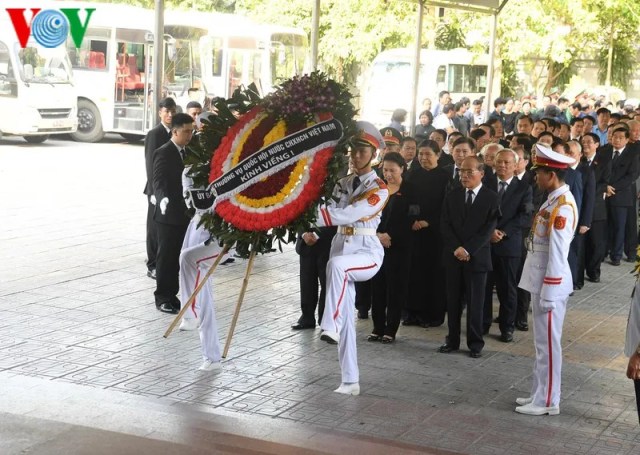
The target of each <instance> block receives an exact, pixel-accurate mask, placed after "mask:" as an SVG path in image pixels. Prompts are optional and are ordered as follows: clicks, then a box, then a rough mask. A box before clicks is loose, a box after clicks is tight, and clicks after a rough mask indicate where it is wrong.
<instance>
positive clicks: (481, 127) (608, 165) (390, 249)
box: [293, 91, 640, 343]
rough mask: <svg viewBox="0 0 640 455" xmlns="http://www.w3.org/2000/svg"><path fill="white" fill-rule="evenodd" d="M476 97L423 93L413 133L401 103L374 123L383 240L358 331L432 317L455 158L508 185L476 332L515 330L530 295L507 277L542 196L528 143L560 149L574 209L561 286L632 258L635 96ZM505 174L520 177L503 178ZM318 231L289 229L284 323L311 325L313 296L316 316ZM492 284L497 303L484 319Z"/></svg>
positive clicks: (377, 332) (638, 162)
mask: <svg viewBox="0 0 640 455" xmlns="http://www.w3.org/2000/svg"><path fill="white" fill-rule="evenodd" d="M483 102H484V101H483V100H475V101H473V103H471V102H470V100H469V99H468V98H461V99H460V100H459V101H458V102H456V103H452V100H451V97H450V94H449V93H448V92H445V91H443V92H441V93H440V94H439V101H438V103H437V104H436V105H435V107H433V106H432V105H431V101H430V100H429V99H425V100H424V101H423V106H424V108H425V109H424V110H423V111H422V112H421V113H420V115H419V121H418V124H417V125H416V126H415V133H414V135H413V136H411V135H410V134H409V132H408V128H406V126H405V124H406V123H407V111H405V110H404V109H397V110H396V111H395V112H394V113H393V116H392V119H391V123H390V124H389V126H387V127H385V128H383V129H381V130H380V133H381V134H382V136H383V138H384V141H385V145H386V148H385V149H384V150H382V151H380V152H379V154H378V157H377V159H376V160H375V161H374V170H375V171H376V172H377V173H378V175H379V176H380V178H382V179H384V180H385V182H386V183H387V184H388V185H392V186H394V187H395V188H394V191H393V195H394V196H393V197H391V198H390V201H389V203H388V204H387V206H386V207H385V210H384V211H383V214H382V219H381V222H380V225H379V227H378V229H377V230H378V237H379V239H380V241H381V243H382V244H383V246H384V247H385V257H384V263H383V266H382V268H381V269H380V271H379V272H378V273H377V274H376V275H375V276H374V277H373V278H372V279H371V280H369V281H365V282H359V283H356V308H357V310H358V317H359V318H360V319H367V318H368V317H369V312H370V311H371V317H372V320H373V328H372V332H371V335H369V337H368V340H369V341H381V342H383V343H392V342H393V341H394V340H395V338H396V334H397V332H398V329H399V326H400V325H404V326H412V325H417V326H422V327H435V326H440V325H442V324H443V323H444V321H445V314H446V312H447V286H446V282H447V280H446V276H447V273H446V263H445V261H443V254H442V252H443V251H442V248H443V243H444V242H445V241H446V239H445V238H443V235H446V232H443V229H445V230H446V229H447V228H446V224H445V223H443V219H442V217H443V210H444V207H443V202H444V201H445V196H446V195H447V194H448V193H449V192H450V191H452V190H453V189H455V188H458V187H461V186H462V185H461V175H462V174H463V173H464V172H465V171H466V172H468V170H464V169H462V164H463V161H464V159H465V158H466V157H470V156H474V157H477V158H478V159H479V161H480V163H481V168H482V169H481V170H482V172H483V174H482V177H481V182H482V184H483V185H485V186H487V187H488V188H490V189H492V190H493V191H495V192H496V193H498V194H499V195H501V194H502V193H503V192H504V191H505V189H506V191H507V192H506V193H504V194H507V195H508V197H505V199H504V203H503V204H502V205H503V207H501V212H502V213H501V214H500V217H499V219H500V221H499V222H498V226H497V228H496V230H495V232H494V233H493V234H492V236H491V240H490V245H489V248H490V250H491V264H490V265H489V267H488V268H489V269H492V271H490V272H489V273H488V277H487V280H486V288H485V289H484V291H483V293H484V305H483V308H482V312H483V315H482V330H483V333H484V334H487V333H489V330H490V327H491V325H492V324H493V323H498V326H499V336H500V340H501V341H503V342H511V341H513V339H514V337H513V334H514V331H515V330H520V331H527V330H529V324H528V313H529V305H530V295H529V293H528V292H527V291H524V290H522V289H520V288H518V283H519V281H520V278H521V273H522V267H523V264H524V261H525V258H526V254H527V250H526V247H525V243H526V239H527V238H528V237H529V236H530V230H531V225H532V222H533V218H534V215H535V213H536V212H537V210H538V208H539V207H540V205H541V204H542V203H543V202H544V201H545V200H546V199H547V194H546V193H545V192H544V191H542V190H540V188H539V187H538V186H537V185H536V181H535V179H536V177H535V175H536V174H535V172H533V171H532V170H531V166H532V162H533V160H532V153H533V154H535V150H536V145H539V146H544V147H547V148H550V149H552V150H553V151H555V152H558V153H560V154H562V155H566V156H567V157H570V158H571V159H572V164H571V165H570V166H569V169H567V172H566V176H565V183H566V184H567V185H569V187H570V189H571V193H572V195H573V197H574V198H575V201H576V206H577V210H578V222H577V223H576V226H575V237H574V239H573V241H572V243H571V250H570V253H569V264H570V267H571V275H572V280H573V290H574V291H576V292H577V291H579V290H580V289H581V288H582V287H583V285H584V282H585V279H586V280H588V281H591V282H594V283H597V282H599V281H600V269H601V264H602V263H603V262H605V261H608V263H609V264H611V265H612V266H618V265H620V263H621V261H627V262H634V261H635V258H636V248H637V245H638V228H637V188H636V180H637V179H638V177H639V176H640V158H639V157H640V106H637V107H636V106H629V105H625V104H624V103H618V104H617V105H615V106H614V105H613V104H611V103H607V101H606V100H605V99H604V98H595V97H593V96H592V97H589V96H588V95H586V93H583V94H581V95H579V96H578V97H576V99H575V101H574V102H573V103H570V101H569V100H567V99H566V98H562V97H559V96H557V95H556V94H554V95H552V96H545V97H544V98H543V99H542V103H541V105H537V106H536V103H535V101H534V100H531V99H529V98H523V99H520V100H513V99H510V98H509V99H505V98H497V99H495V101H494V104H493V105H494V110H493V111H492V112H491V113H490V114H489V116H488V117H487V118H485V117H484V115H483V113H482V106H483ZM385 165H386V167H387V168H388V169H387V171H385V170H384V168H385ZM461 171H462V172H461ZM512 179H517V180H518V181H520V182H524V183H525V184H526V185H521V184H518V185H510V183H512ZM503 185H504V188H503ZM512 186H513V187H516V186H517V187H518V188H520V190H519V192H518V197H517V200H515V199H516V198H514V197H513V196H511V194H510V193H509V189H508V188H510V187H512ZM512 191H515V190H512ZM444 221H446V220H444ZM321 231H322V232H319V233H316V234H314V236H310V235H309V234H306V235H304V236H301V237H300V238H299V239H298V252H299V253H301V275H300V279H301V293H302V296H301V298H302V316H301V317H300V319H299V320H298V321H297V323H296V324H294V325H293V328H294V329H304V328H312V327H315V323H316V319H315V314H314V313H315V311H314V310H315V308H316V305H317V307H318V319H317V321H318V323H319V322H320V320H321V319H322V311H323V303H324V302H323V300H324V289H323V287H324V277H323V276H322V275H323V269H324V265H326V261H327V260H328V258H329V247H330V243H331V237H332V235H333V233H334V232H332V231H331V228H322V229H321ZM334 231H335V229H334ZM318 234H319V235H318ZM309 237H312V241H311V242H307V239H308V238H309ZM318 278H319V280H320V284H321V288H320V294H318V290H316V288H317V282H318ZM494 290H495V292H496V294H497V298H498V301H499V303H500V307H499V308H500V310H499V314H498V315H497V317H495V318H494V315H493V314H492V308H493V294H494ZM456 298H457V297H456Z"/></svg>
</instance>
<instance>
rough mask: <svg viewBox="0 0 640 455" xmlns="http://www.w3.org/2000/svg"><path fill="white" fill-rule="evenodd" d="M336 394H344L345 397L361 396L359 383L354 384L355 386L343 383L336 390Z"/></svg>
mask: <svg viewBox="0 0 640 455" xmlns="http://www.w3.org/2000/svg"><path fill="white" fill-rule="evenodd" d="M334 392H336V393H343V394H345V395H354V396H355V395H360V384H358V383H357V382H354V383H353V384H344V383H342V384H340V387H338V388H337V389H336V390H334Z"/></svg>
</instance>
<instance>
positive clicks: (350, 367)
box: [320, 253, 380, 383]
mask: <svg viewBox="0 0 640 455" xmlns="http://www.w3.org/2000/svg"><path fill="white" fill-rule="evenodd" d="M379 269H380V264H378V263H377V262H376V260H375V259H374V256H373V255H370V254H366V253H358V254H346V255H344V256H335V257H332V258H330V259H329V262H328V263H327V292H326V298H325V304H324V314H323V316H322V322H321V323H320V327H321V328H322V330H325V331H329V332H337V333H338V334H339V335H340V342H339V343H338V356H339V358H340V370H341V371H342V382H343V383H354V382H359V379H360V372H359V371H358V351H357V347H356V321H355V284H354V283H355V282H356V281H367V280H369V279H371V278H372V277H373V276H374V275H375V274H376V273H377V272H378V270H379Z"/></svg>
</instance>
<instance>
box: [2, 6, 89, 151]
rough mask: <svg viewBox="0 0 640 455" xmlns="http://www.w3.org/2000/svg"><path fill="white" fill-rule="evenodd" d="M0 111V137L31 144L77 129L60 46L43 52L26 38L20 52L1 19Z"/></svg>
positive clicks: (10, 29) (7, 23) (72, 94)
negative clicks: (0, 112) (22, 138)
mask: <svg viewBox="0 0 640 455" xmlns="http://www.w3.org/2000/svg"><path fill="white" fill-rule="evenodd" d="M2 14H3V15H6V12H5V11H2ZM0 110H1V111H2V112H3V114H2V115H0V136H1V135H2V134H11V135H18V136H23V137H24V138H25V139H26V141H27V142H31V143H39V142H44V141H45V140H47V138H48V137H49V135H51V134H62V133H71V132H74V131H75V130H76V127H77V124H78V121H77V116H76V92H75V89H74V87H73V83H72V72H71V64H70V62H69V58H68V57H67V52H66V49H65V47H64V45H63V46H59V47H55V48H45V47H42V46H40V45H39V44H37V43H36V42H35V41H34V40H33V39H30V40H29V41H28V42H27V46H26V47H25V48H24V49H22V48H21V47H20V44H19V43H18V39H17V36H16V34H15V32H14V30H13V26H12V24H11V22H10V21H9V18H8V16H7V17H4V16H3V17H2V18H0Z"/></svg>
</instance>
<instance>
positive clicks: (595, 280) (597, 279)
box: [587, 276, 600, 283]
mask: <svg viewBox="0 0 640 455" xmlns="http://www.w3.org/2000/svg"><path fill="white" fill-rule="evenodd" d="M587 281H591V282H592V283H599V282H600V277H599V276H596V277H593V278H591V277H590V276H589V277H587Z"/></svg>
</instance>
